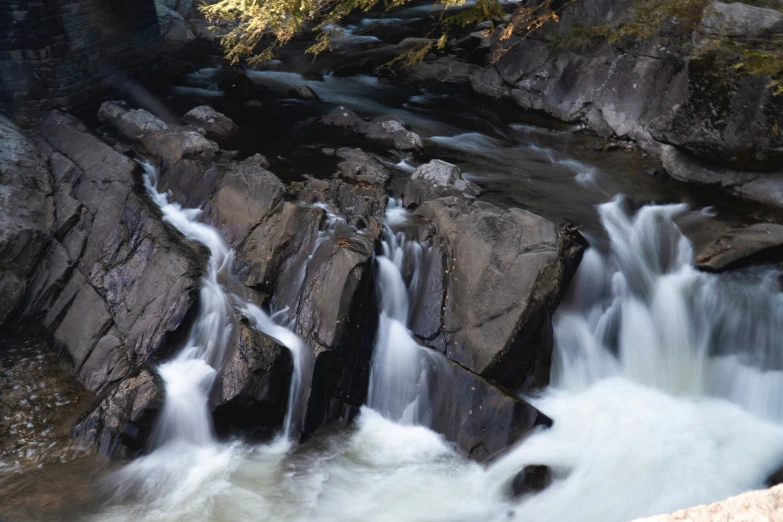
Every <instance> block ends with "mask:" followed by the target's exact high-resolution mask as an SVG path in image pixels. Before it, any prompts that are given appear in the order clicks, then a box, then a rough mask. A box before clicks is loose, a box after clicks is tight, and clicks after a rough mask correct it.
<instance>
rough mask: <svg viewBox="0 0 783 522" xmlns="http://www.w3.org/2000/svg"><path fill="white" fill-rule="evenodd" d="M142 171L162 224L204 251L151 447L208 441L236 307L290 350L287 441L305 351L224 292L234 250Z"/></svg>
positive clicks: (294, 425)
mask: <svg viewBox="0 0 783 522" xmlns="http://www.w3.org/2000/svg"><path fill="white" fill-rule="evenodd" d="M142 166H143V167H144V171H145V175H144V186H145V188H146V189H147V192H148V193H149V195H150V197H151V198H152V200H153V202H154V203H155V204H156V205H158V207H160V209H161V212H162V213H163V219H164V221H167V222H169V223H171V224H172V225H173V226H174V227H175V228H176V229H177V230H179V231H180V232H181V233H182V234H183V235H184V236H185V237H187V238H190V239H193V240H195V241H198V242H199V243H201V244H203V245H204V246H206V247H207V248H208V249H209V253H210V257H209V263H208V265H207V273H206V275H205V276H204V278H203V279H202V281H201V290H200V310H199V314H198V317H197V318H196V321H195V323H194V325H193V327H192V328H191V331H190V334H189V336H188V339H187V342H186V343H185V347H184V348H183V349H182V351H181V352H180V353H179V354H178V355H177V356H176V357H175V358H174V359H172V360H171V361H169V362H167V363H165V364H162V365H161V366H160V368H159V369H158V371H159V373H160V376H161V377H162V378H163V381H164V384H165V391H166V396H165V402H164V405H163V411H162V413H161V417H160V420H159V422H158V428H157V432H156V434H155V439H154V441H155V446H157V447H160V446H162V445H165V444H171V443H189V444H193V445H205V444H208V443H210V442H212V441H213V439H214V436H213V434H212V422H211V416H210V412H209V408H208V398H209V391H210V389H211V387H212V383H213V381H214V379H215V377H216V375H217V372H218V370H219V369H220V367H221V366H222V364H223V360H224V358H225V354H226V348H227V346H228V343H229V341H230V339H231V336H232V332H233V330H234V328H235V325H233V324H232V308H233V306H236V307H237V308H238V309H240V310H241V311H242V312H243V314H244V315H245V316H246V317H248V319H250V320H252V323H253V324H252V326H253V327H254V328H256V329H258V330H259V331H261V332H262V333H264V334H266V335H268V336H269V337H271V338H273V339H275V340H276V341H277V342H279V343H280V344H282V345H283V346H285V347H286V348H288V349H289V350H290V351H291V354H292V357H293V361H294V375H293V376H292V379H291V387H290V390H289V397H288V409H287V413H286V417H285V423H284V428H283V434H284V436H285V437H286V438H288V437H289V436H290V435H293V434H296V433H298V432H299V430H300V429H301V422H302V416H303V413H304V400H305V398H306V396H305V394H304V390H303V386H302V381H303V379H304V375H305V369H304V368H303V366H305V365H306V364H307V360H308V358H307V347H306V346H305V345H304V343H303V342H302V340H301V339H299V338H298V337H297V336H296V335H295V334H294V333H293V332H291V331H290V330H288V329H287V328H285V327H283V326H280V325H278V324H276V323H275V322H274V321H272V319H271V318H270V317H269V316H268V315H267V314H266V313H264V311H263V310H261V309H260V308H259V307H258V306H256V305H254V304H252V303H250V302H247V301H245V300H244V299H242V298H241V297H240V296H238V295H235V294H229V293H228V292H227V291H226V287H225V285H224V284H223V282H222V281H225V280H227V279H229V278H232V277H233V272H232V261H233V257H234V253H233V251H232V250H231V249H230V248H229V246H228V245H227V244H226V242H225V240H224V239H223V237H222V236H221V234H220V232H218V231H217V230H216V229H215V228H213V227H211V226H209V225H206V224H204V223H200V222H198V218H199V216H200V214H201V210H200V209H183V208H182V207H181V206H180V205H179V204H177V203H173V202H170V201H169V200H168V197H167V195H166V194H161V193H160V192H158V190H157V187H156V185H157V181H158V174H157V168H156V167H155V166H153V165H152V164H150V163H148V162H144V163H142Z"/></svg>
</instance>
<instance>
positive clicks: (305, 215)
mask: <svg viewBox="0 0 783 522" xmlns="http://www.w3.org/2000/svg"><path fill="white" fill-rule="evenodd" d="M322 216H323V210H321V209H318V208H313V207H310V206H304V205H299V204H296V203H291V202H284V203H282V205H280V206H279V207H276V209H275V212H272V213H270V214H269V215H267V216H265V217H264V218H263V219H262V220H261V221H260V222H259V223H258V224H257V225H256V226H255V227H254V228H253V230H252V231H251V232H250V233H249V235H248V236H247V238H246V239H245V240H244V241H243V242H242V243H241V244H240V245H239V246H238V247H237V261H236V273H237V277H238V278H239V280H240V281H242V282H243V283H244V284H245V285H247V286H249V287H252V288H255V289H257V290H261V291H264V292H266V293H269V294H272V293H276V294H281V293H286V292H287V289H286V288H280V286H279V285H278V281H280V280H281V279H282V276H283V274H284V273H286V272H291V271H296V270H298V269H299V268H300V267H301V265H302V263H304V262H305V258H307V256H308V255H309V253H310V249H311V248H312V246H313V244H314V242H315V240H316V237H317V235H318V230H319V226H320V224H321V219H322Z"/></svg>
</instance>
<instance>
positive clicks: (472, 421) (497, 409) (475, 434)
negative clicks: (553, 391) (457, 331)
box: [432, 361, 553, 462]
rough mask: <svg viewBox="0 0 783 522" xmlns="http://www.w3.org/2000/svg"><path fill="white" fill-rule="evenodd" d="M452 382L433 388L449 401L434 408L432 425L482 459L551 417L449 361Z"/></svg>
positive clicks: (544, 425)
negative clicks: (440, 407) (439, 407)
mask: <svg viewBox="0 0 783 522" xmlns="http://www.w3.org/2000/svg"><path fill="white" fill-rule="evenodd" d="M448 364H449V366H450V367H451V369H452V376H453V377H452V383H451V385H450V386H445V387H443V389H441V390H439V392H436V393H437V395H436V396H438V395H440V397H441V398H442V397H443V396H449V397H450V398H451V400H450V404H448V405H447V407H446V408H442V409H438V410H436V412H435V415H436V418H435V419H434V423H433V426H432V427H433V429H435V431H438V432H439V433H442V434H443V435H444V436H445V437H446V439H447V440H450V441H452V442H454V443H456V444H457V446H459V447H460V448H461V449H462V450H463V451H464V452H465V453H466V454H467V455H468V456H469V457H470V458H472V459H474V460H476V461H478V462H483V461H485V460H487V459H488V458H490V457H492V456H494V455H497V454H498V453H499V452H502V451H503V450H505V449H507V448H508V447H509V446H511V445H512V444H514V443H515V442H517V441H519V440H520V439H521V438H523V437H525V436H526V435H528V434H529V433H530V431H531V430H533V429H536V428H539V429H544V428H548V427H550V426H552V423H553V422H552V419H550V418H549V417H547V416H546V415H544V414H543V413H541V412H539V411H538V410H537V409H536V408H534V407H533V406H531V405H530V404H528V403H527V402H525V401H523V400H522V399H519V398H518V397H515V396H513V395H512V394H510V393H509V392H507V391H506V390H504V389H503V388H501V387H499V386H497V385H494V384H492V383H491V382H489V381H487V380H486V379H483V378H482V377H479V376H478V375H476V374H474V373H472V372H470V371H468V370H466V369H465V368H463V367H462V366H460V365H458V364H455V363H453V362H450V361H449V363H448Z"/></svg>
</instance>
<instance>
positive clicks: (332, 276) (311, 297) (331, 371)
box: [280, 227, 378, 437]
mask: <svg viewBox="0 0 783 522" xmlns="http://www.w3.org/2000/svg"><path fill="white" fill-rule="evenodd" d="M373 249H374V241H373V239H372V238H370V237H367V236H364V235H361V234H357V233H356V232H355V231H353V229H351V228H350V227H338V228H337V229H336V230H335V231H334V233H333V234H332V235H331V236H330V237H327V238H325V240H324V241H321V242H320V244H319V246H318V249H317V250H316V251H315V252H314V253H313V257H312V259H311V260H310V262H309V264H308V267H307V272H306V275H305V279H304V284H303V286H302V288H303V290H302V294H301V296H300V298H299V301H298V304H297V306H296V308H295V309H296V310H297V314H296V317H297V325H296V332H297V333H298V334H299V335H301V336H302V338H303V339H304V340H305V342H306V343H308V345H309V346H312V347H314V366H313V373H312V379H311V380H310V382H311V393H310V394H309V400H308V403H307V408H306V414H305V423H304V429H303V436H304V437H307V436H309V435H310V434H311V433H312V432H313V431H314V430H315V429H317V428H318V427H319V426H321V425H322V424H324V423H325V422H327V421H332V420H338V419H344V418H352V417H353V415H355V414H356V412H358V409H359V408H360V407H361V405H362V404H363V403H364V400H365V396H366V393H367V385H368V382H369V375H370V358H371V356H372V346H373V343H374V338H375V336H374V332H375V329H376V325H377V320H378V310H377V305H376V302H375V288H374V286H375V285H374V278H373V267H372V253H373ZM291 276H294V274H291V275H290V276H289V277H291ZM280 284H290V283H287V279H286V278H283V280H282V281H281V283H280Z"/></svg>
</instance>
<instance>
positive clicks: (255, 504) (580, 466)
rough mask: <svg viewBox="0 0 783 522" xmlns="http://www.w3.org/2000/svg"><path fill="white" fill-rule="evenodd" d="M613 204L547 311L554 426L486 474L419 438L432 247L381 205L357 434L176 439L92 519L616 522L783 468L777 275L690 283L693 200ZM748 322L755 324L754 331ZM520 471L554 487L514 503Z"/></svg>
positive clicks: (428, 392) (431, 368)
mask: <svg viewBox="0 0 783 522" xmlns="http://www.w3.org/2000/svg"><path fill="white" fill-rule="evenodd" d="M148 190H150V191H151V193H152V194H153V195H154V194H155V193H154V192H153V191H154V188H152V185H151V184H148ZM161 197H163V196H161ZM156 201H163V200H158V199H156ZM626 203H627V202H626V201H624V200H623V199H622V198H616V199H615V200H613V201H612V202H610V203H606V204H604V205H602V206H601V207H599V213H600V216H601V219H602V222H603V223H604V226H605V227H606V231H607V234H608V237H609V243H608V247H607V246H606V245H604V249H602V248H601V245H595V246H593V247H591V248H590V249H589V250H588V251H587V253H586V256H585V260H584V261H583V263H582V265H581V266H580V268H579V270H578V273H577V276H576V280H575V281H574V283H573V284H572V289H571V291H570V296H569V297H568V299H567V302H565V303H564V304H563V305H562V306H561V308H560V310H559V311H558V313H557V316H556V318H555V342H556V345H555V357H554V359H555V360H554V367H553V375H552V385H551V386H550V388H549V389H547V390H545V391H544V392H543V393H542V394H540V395H539V396H535V397H529V398H528V399H529V400H530V401H531V402H532V403H533V404H534V405H535V406H536V407H538V408H539V409H540V410H541V411H543V412H545V413H546V414H547V415H548V416H550V417H551V418H552V419H554V426H553V427H551V428H549V429H541V430H539V431H536V432H534V433H533V434H532V435H531V436H529V437H528V438H527V439H525V440H523V441H521V442H520V443H518V444H517V445H516V446H515V447H514V448H512V449H511V450H509V451H508V452H506V453H505V454H504V455H501V456H500V457H498V458H496V459H495V460H493V461H492V462H491V463H490V464H489V465H487V466H482V465H479V464H476V463H474V462H472V461H470V460H467V459H466V458H465V457H463V456H462V455H460V454H459V453H458V452H457V451H456V450H455V449H454V448H453V447H451V446H450V445H449V444H448V443H447V442H446V441H444V440H443V439H442V437H441V436H439V435H437V434H436V433H434V432H432V431H430V430H429V429H427V428H426V427H425V426H426V424H427V422H428V418H427V412H428V408H429V407H431V406H432V405H433V404H436V403H437V401H436V400H434V398H433V394H432V391H433V387H432V386H431V382H430V380H431V379H433V378H435V377H437V378H439V379H444V375H440V374H439V373H438V372H439V371H440V370H439V369H440V368H441V367H440V366H439V365H438V360H439V358H440V357H441V356H440V354H436V353H428V350H427V349H426V348H422V347H420V346H419V345H418V344H416V342H415V341H414V340H413V338H412V337H411V335H410V333H409V332H408V330H407V328H406V323H407V320H408V316H409V313H410V307H411V306H412V304H414V303H415V296H416V291H417V288H418V287H419V285H420V284H421V281H420V280H419V278H420V275H421V270H420V268H421V264H422V260H423V259H424V257H425V256H426V245H423V244H420V243H418V242H416V241H413V240H409V239H406V236H405V234H404V233H403V232H402V231H401V230H399V227H401V226H403V225H404V224H405V221H406V215H405V211H404V210H402V209H401V208H400V207H399V206H398V205H396V204H395V202H394V200H392V201H391V202H390V210H389V214H388V220H387V231H386V233H385V236H384V237H385V240H384V245H383V247H384V248H383V252H382V254H381V255H379V256H378V257H377V265H378V271H379V277H378V285H379V291H380V297H379V299H380V304H381V306H380V310H381V312H380V313H381V322H380V326H379V334H378V339H377V344H376V352H375V358H374V361H373V368H372V378H371V388H370V396H369V399H368V405H367V406H365V407H364V408H363V409H362V411H361V413H360V416H359V418H358V421H357V423H356V424H355V426H354V427H352V428H350V429H342V430H338V431H333V432H330V433H326V434H322V435H321V436H320V437H316V439H314V440H312V441H310V442H308V443H307V444H305V445H303V446H301V447H295V446H293V445H292V444H291V442H290V441H289V440H287V439H286V438H278V439H277V440H275V441H273V442H272V443H270V444H265V445H256V446H251V445H247V444H243V443H241V442H217V441H214V440H210V441H209V442H206V443H201V442H203V441H197V442H200V443H199V444H195V443H194V442H193V441H188V444H187V445H186V444H185V443H184V441H183V442H178V443H177V444H172V443H171V442H170V443H169V444H166V445H164V446H163V447H161V448H159V449H157V450H156V451H154V452H153V453H151V454H150V455H148V456H146V457H143V458H140V459H138V460H136V461H134V462H132V463H131V464H129V465H128V466H126V467H125V468H123V469H122V470H120V471H119V472H118V473H116V474H115V475H113V476H112V477H111V478H110V481H109V485H110V486H111V487H113V488H114V490H113V491H114V494H113V500H112V501H111V502H110V504H109V505H108V506H106V508H105V509H104V510H103V511H102V512H101V513H100V514H97V515H95V516H94V517H93V520H96V521H98V520H100V521H109V520H111V521H120V520H128V521H129V520H160V521H164V520H166V521H168V520H194V519H198V520H215V521H229V520H269V521H284V520H285V521H303V522H304V521H335V522H336V521H365V520H377V521H402V520H404V521H496V520H497V521H500V520H512V519H513V520H538V521H544V522H547V521H552V522H558V521H564V520H581V521H588V522H591V521H595V522H598V521H602V522H606V521H617V522H621V521H623V520H629V519H632V518H635V517H639V516H644V515H650V514H656V513H661V512H668V511H672V510H675V509H678V508H683V507H687V506H690V505H695V504H699V503H705V502H711V501H716V500H719V499H722V498H725V497H727V496H729V495H732V494H735V493H739V492H742V491H745V490H748V489H752V488H757V487H762V486H763V483H764V480H765V478H766V477H767V475H768V474H769V473H770V472H772V471H773V470H774V469H775V468H776V467H777V465H778V463H779V462H780V461H781V460H783V426H781V421H783V418H781V412H780V404H779V403H780V401H779V397H780V386H781V385H782V384H783V373H781V372H780V371H779V365H780V361H778V360H776V357H775V356H774V354H775V353H777V350H774V348H775V344H776V342H777V339H779V338H780V337H779V332H778V328H780V326H779V325H781V324H783V321H781V319H783V318H782V317H781V316H780V314H781V313H783V307H781V297H780V288H779V283H778V281H777V272H776V271H774V270H773V269H759V268H756V269H751V270H746V271H744V272H741V273H738V274H727V275H713V274H705V273H701V272H698V271H696V270H694V269H693V268H692V267H691V261H692V248H691V245H690V242H689V241H688V240H687V239H686V238H685V236H684V235H682V233H681V232H680V230H679V227H678V225H677V223H676V221H675V220H676V219H678V218H682V217H684V216H685V217H687V214H689V210H688V209H687V207H686V206H684V205H651V206H647V207H644V208H642V209H640V210H639V211H638V212H636V213H635V214H634V213H632V212H630V211H629V210H628V209H627V204H626ZM163 208H164V209H165V206H164V207H163ZM164 212H165V210H164ZM205 229H208V227H206V228H205ZM208 230H213V229H208ZM195 237H199V236H195ZM205 241H206V240H205ZM217 244H222V243H220V242H218V243H217ZM602 250H603V251H602ZM213 257H214V253H213ZM214 265H215V266H216V267H218V266H220V264H219V263H217V262H216V263H215V264H214ZM403 273H407V274H410V276H409V277H408V281H407V282H406V280H405V278H404V277H403V275H402V274H403ZM208 281H209V276H208V278H207V281H205V286H207V285H206V283H207V282H208ZM738 310H741V311H742V312H741V313H740V315H739V316H737V315H733V314H736V313H737V311H738ZM742 314H746V316H743V315H742ZM751 317H755V319H756V320H758V318H759V317H764V318H765V321H764V322H763V323H761V324H760V325H759V326H758V327H756V328H750V327H749V326H748V325H749V324H754V323H753V322H752V321H750V318H751ZM756 323H758V321H756ZM259 326H262V325H261V324H260V325H259ZM183 354H184V352H183ZM181 358H183V355H180V357H179V358H178V359H176V360H175V362H176V361H177V360H179V359H181ZM170 364H172V363H170ZM199 364H203V365H206V366H208V365H207V363H206V362H205V361H202V362H201V363H199ZM197 376H199V374H198V373H193V374H192V375H191V377H193V378H194V379H195V378H196V377H197ZM200 379H201V380H200V381H199V383H200V384H201V385H202V386H203V384H204V379H203V378H201V377H200ZM166 382H167V387H168V386H176V385H177V383H176V382H175V381H174V380H173V379H172V378H170V377H167V379H166ZM751 383H752V385H750V386H749V384H751ZM167 390H168V388H167ZM190 400H191V404H192V405H193V406H194V407H195V406H200V403H199V404H198V405H197V404H196V402H197V401H200V400H201V399H200V397H199V396H198V395H193V396H191V399H190ZM199 411H201V409H200V408H199ZM173 440H174V441H176V440H177V439H173ZM527 465H546V466H547V467H548V468H549V469H550V470H551V473H552V475H553V478H554V480H553V482H552V484H551V485H550V486H549V487H548V488H546V489H545V490H544V491H542V492H539V493H536V494H531V495H527V496H523V497H521V498H519V499H516V500H512V499H511V498H510V497H509V487H510V482H511V481H512V480H513V478H514V476H515V475H516V474H517V473H518V472H519V471H520V470H521V469H522V468H524V467H525V466H527Z"/></svg>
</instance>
